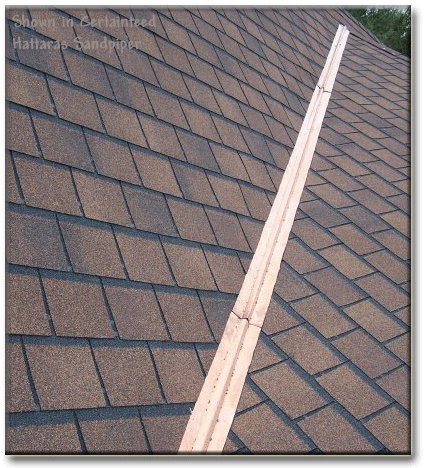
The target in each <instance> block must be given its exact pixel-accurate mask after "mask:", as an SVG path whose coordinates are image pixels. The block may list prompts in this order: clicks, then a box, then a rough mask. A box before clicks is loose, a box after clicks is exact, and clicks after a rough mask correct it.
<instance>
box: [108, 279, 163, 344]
mask: <svg viewBox="0 0 427 468" xmlns="http://www.w3.org/2000/svg"><path fill="white" fill-rule="evenodd" d="M103 284H104V289H105V294H106V297H107V300H108V304H109V306H110V308H111V312H112V314H113V317H114V323H115V325H116V327H117V331H118V333H119V336H120V338H123V339H125V340H165V339H167V338H168V334H167V331H166V327H165V324H164V322H163V319H162V315H161V312H160V309H159V306H158V304H157V300H156V296H155V295H154V291H153V289H152V288H151V287H150V286H146V285H141V284H138V283H127V282H126V283H123V282H114V281H109V280H104V281H103Z"/></svg>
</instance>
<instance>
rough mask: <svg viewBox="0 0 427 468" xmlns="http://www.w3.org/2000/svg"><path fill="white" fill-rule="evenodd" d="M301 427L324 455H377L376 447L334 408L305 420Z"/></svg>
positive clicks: (322, 410) (324, 410) (329, 407)
mask: <svg viewBox="0 0 427 468" xmlns="http://www.w3.org/2000/svg"><path fill="white" fill-rule="evenodd" d="M299 426H300V427H301V428H302V430H303V431H305V432H306V433H307V434H308V435H309V436H310V437H311V438H312V439H313V440H314V442H315V443H316V445H317V446H318V447H319V448H320V450H321V451H322V452H323V453H330V454H338V453H342V454H344V453H345V454H350V453H355V454H357V453H375V451H376V450H375V448H374V446H373V445H372V444H371V443H370V442H369V441H368V440H367V439H366V437H363V436H362V435H361V434H360V433H359V432H358V431H357V430H356V429H355V428H354V427H353V426H352V425H351V424H350V423H349V422H348V421H346V420H345V419H344V418H343V417H342V416H341V415H340V414H339V413H338V412H337V411H336V410H335V409H333V407H331V406H328V407H327V408H323V409H321V410H320V411H318V412H317V413H315V414H313V415H311V416H308V417H307V418H306V419H303V420H302V421H301V422H300V423H299Z"/></svg>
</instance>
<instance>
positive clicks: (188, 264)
mask: <svg viewBox="0 0 427 468" xmlns="http://www.w3.org/2000/svg"><path fill="white" fill-rule="evenodd" d="M163 247H164V249H165V251H166V255H167V257H168V260H169V263H170V266H171V268H172V271H173V273H174V276H175V278H176V281H177V283H178V285H179V286H183V287H186V288H196V289H206V290H216V289H217V288H216V286H215V282H214V279H213V277H212V274H211V272H210V270H209V266H208V263H207V261H206V258H205V256H204V254H203V250H202V249H201V248H200V247H199V246H197V245H194V244H191V245H190V244H184V243H182V242H171V241H163Z"/></svg>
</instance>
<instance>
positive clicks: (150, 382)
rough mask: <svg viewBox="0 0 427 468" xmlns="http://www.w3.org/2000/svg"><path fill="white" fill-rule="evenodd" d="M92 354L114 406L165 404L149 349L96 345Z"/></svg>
mask: <svg viewBox="0 0 427 468" xmlns="http://www.w3.org/2000/svg"><path fill="white" fill-rule="evenodd" d="M93 352H94V355H95V359H96V363H97V364H98V368H99V371H100V374H101V377H102V380H103V382H104V385H105V389H106V391H107V395H108V399H109V401H110V403H111V404H112V405H114V406H135V405H144V404H145V405H147V404H151V405H153V404H156V403H161V402H162V401H163V400H162V396H161V393H160V389H159V386H158V383H157V378H156V374H155V371H154V366H153V362H152V360H151V357H150V353H149V351H148V348H146V347H111V346H110V347H106V346H95V347H94V348H93Z"/></svg>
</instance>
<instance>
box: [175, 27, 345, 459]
mask: <svg viewBox="0 0 427 468" xmlns="http://www.w3.org/2000/svg"><path fill="white" fill-rule="evenodd" d="M348 35H349V31H348V29H347V28H346V27H345V26H342V25H340V26H339V27H338V30H337V32H336V35H335V38H334V41H333V43H332V46H331V49H330V51H329V54H328V57H327V59H326V63H325V66H324V68H323V71H322V73H321V75H320V78H319V81H318V83H317V85H316V87H315V89H314V91H313V95H312V98H311V101H310V104H309V106H308V109H307V113H306V115H305V118H304V121H303V123H302V126H301V129H300V132H299V134H298V138H297V141H296V143H295V146H294V150H293V152H292V155H291V158H290V159H289V163H288V166H287V167H286V171H285V173H284V175H283V178H282V181H281V183H280V187H279V190H278V192H277V195H276V198H275V200H274V203H273V206H272V207H271V210H270V214H269V216H268V219H267V221H266V223H265V225H264V228H263V230H262V234H261V237H260V240H259V242H258V246H257V248H256V251H255V254H254V256H253V258H252V261H251V264H250V266H249V270H248V272H247V273H246V276H245V279H244V281H243V285H242V288H241V290H240V292H239V295H238V297H237V300H236V303H235V305H234V307H233V310H232V312H231V313H230V316H229V318H228V321H227V324H226V326H225V330H224V333H223V336H222V338H221V342H220V344H219V346H218V349H217V352H216V354H215V357H214V360H213V362H212V364H211V367H210V369H209V372H208V374H207V376H206V379H205V382H204V384H203V387H202V390H201V392H200V395H199V397H198V399H197V402H196V404H195V406H194V410H193V412H192V414H191V416H190V419H189V421H188V424H187V427H186V430H185V433H184V436H183V438H182V441H181V445H180V448H179V453H221V452H222V450H223V448H224V445H225V442H226V439H227V436H228V433H229V430H230V427H231V424H232V422H233V419H234V416H235V413H236V408H237V405H238V403H239V399H240V395H241V393H242V390H243V385H244V382H245V379H246V375H247V373H248V369H249V366H250V363H251V361H252V356H253V353H254V350H255V346H256V344H257V342H258V337H259V334H260V332H261V327H262V324H263V322H264V318H265V315H266V313H267V309H268V306H269V304H270V301H271V296H272V293H273V289H274V286H275V284H276V280H277V275H278V273H279V269H280V264H281V261H282V257H283V253H284V251H285V247H286V244H287V241H288V237H289V233H290V231H291V228H292V224H293V222H294V218H295V214H296V211H297V208H298V205H299V202H300V199H301V195H302V191H303V189H304V185H305V181H306V178H307V174H308V171H309V169H310V165H311V161H312V159H313V154H314V150H315V147H316V144H317V140H318V137H319V133H320V129H321V126H322V122H323V118H324V115H325V112H326V108H327V106H328V102H329V98H330V96H331V92H332V88H333V85H334V82H335V77H336V74H337V72H338V67H339V64H340V62H341V57H342V54H343V52H344V48H345V44H346V41H347V37H348Z"/></svg>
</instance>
